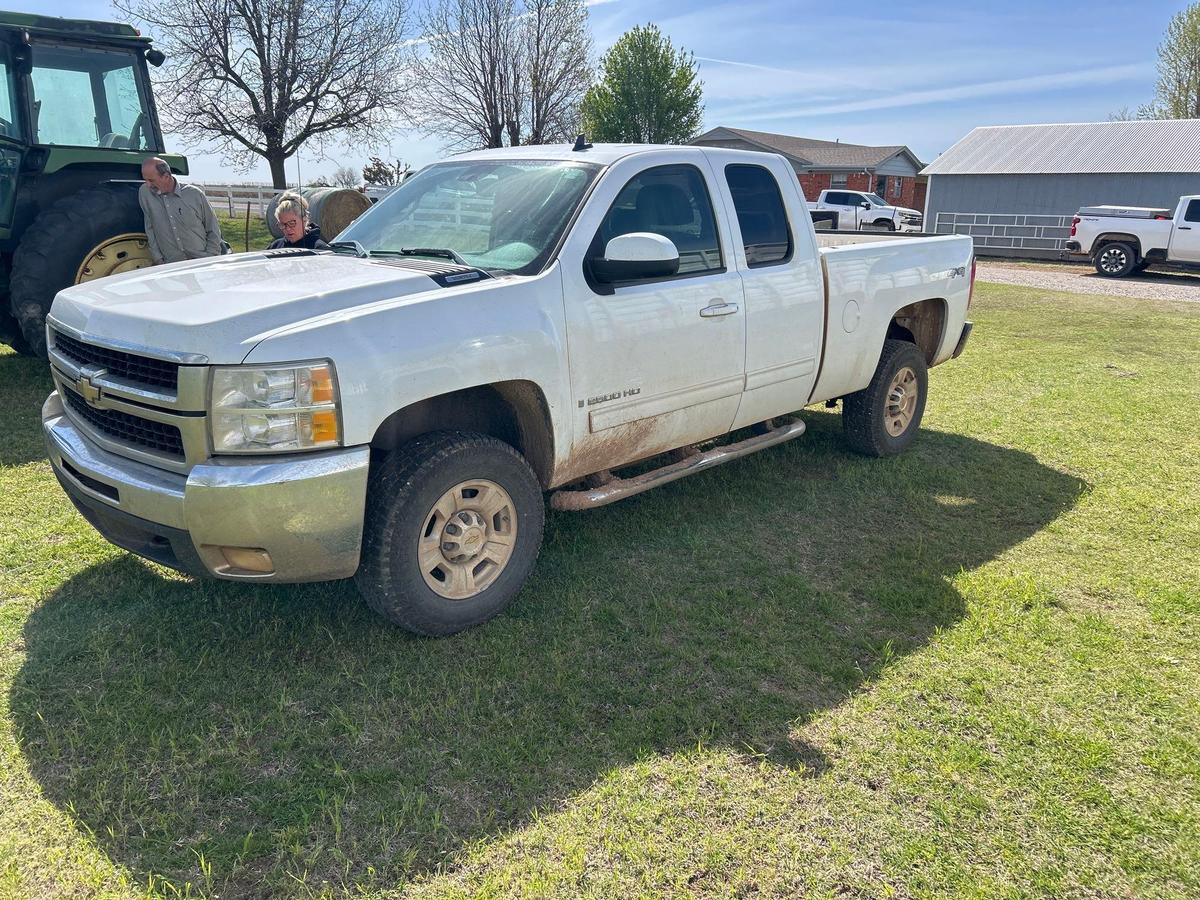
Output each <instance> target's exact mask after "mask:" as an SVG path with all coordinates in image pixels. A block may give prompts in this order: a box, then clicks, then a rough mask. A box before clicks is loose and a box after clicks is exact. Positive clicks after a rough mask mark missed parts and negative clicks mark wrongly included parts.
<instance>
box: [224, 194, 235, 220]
mask: <svg viewBox="0 0 1200 900" xmlns="http://www.w3.org/2000/svg"><path fill="white" fill-rule="evenodd" d="M225 197H226V199H228V200H229V218H231V219H232V218H233V188H231V187H227V188H225Z"/></svg>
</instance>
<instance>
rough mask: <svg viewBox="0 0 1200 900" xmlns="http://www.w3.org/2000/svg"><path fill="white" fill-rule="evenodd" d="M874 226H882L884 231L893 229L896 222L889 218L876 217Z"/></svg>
mask: <svg viewBox="0 0 1200 900" xmlns="http://www.w3.org/2000/svg"><path fill="white" fill-rule="evenodd" d="M875 227H876V228H882V229H883V230H884V231H895V230H896V223H895V222H893V221H892V220H891V219H878V220H877V221H876V222H875Z"/></svg>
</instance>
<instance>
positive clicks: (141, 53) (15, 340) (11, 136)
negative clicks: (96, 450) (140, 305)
mask: <svg viewBox="0 0 1200 900" xmlns="http://www.w3.org/2000/svg"><path fill="white" fill-rule="evenodd" d="M162 62H163V54H162V53H161V52H160V51H158V50H155V49H154V48H152V47H151V46H150V39H149V38H145V37H142V36H141V35H139V34H138V32H137V30H136V29H134V28H133V27H131V26H129V25H118V24H110V23H106V22H88V21H83V20H79V19H59V18H53V17H50V16H39V15H31V14H27V13H9V12H0V70H3V80H4V85H3V87H2V88H0V341H2V342H5V343H8V344H10V345H11V346H12V347H14V348H15V349H16V350H17V351H19V352H21V353H25V354H28V355H39V356H45V354H46V336H45V334H46V330H45V322H46V313H47V312H49V311H50V304H51V302H52V301H53V300H54V295H55V294H57V293H58V292H59V291H60V290H62V289H63V288H65V287H67V286H69V285H72V284H78V283H80V282H84V281H91V280H92V279H95V278H102V277H103V276H105V275H112V274H115V273H118V272H128V271H130V270H132V269H138V268H141V267H143V266H147V265H150V252H149V249H148V247H147V244H146V234H145V226H144V225H143V222H142V212H141V209H140V208H139V206H138V201H137V190H138V187H139V186H140V184H141V178H142V176H141V164H142V161H143V160H145V159H147V158H149V157H152V156H161V157H162V158H163V159H165V160H166V161H167V162H168V163H169V164H170V166H171V169H172V171H174V172H175V173H177V174H180V175H186V174H187V171H188V169H187V160H186V159H184V158H183V157H181V156H167V155H166V154H164V153H163V138H162V131H161V130H160V128H159V124H158V114H157V112H156V111H155V108H154V98H153V96H152V95H151V90H150V78H149V72H148V70H147V68H146V64H147V63H150V64H151V65H154V66H158V65H161V64H162Z"/></svg>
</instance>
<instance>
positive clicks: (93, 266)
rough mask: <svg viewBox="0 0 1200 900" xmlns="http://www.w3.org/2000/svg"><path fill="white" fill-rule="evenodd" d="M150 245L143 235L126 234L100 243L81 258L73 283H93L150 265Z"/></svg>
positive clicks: (135, 233) (151, 261)
mask: <svg viewBox="0 0 1200 900" xmlns="http://www.w3.org/2000/svg"><path fill="white" fill-rule="evenodd" d="M153 262H154V260H152V259H151V258H150V245H149V241H148V240H147V238H146V235H145V234H139V233H137V232H128V233H126V234H118V235H117V236H116V237H111V238H108V239H107V240H104V241H101V242H100V243H99V244H97V245H96V246H95V247H93V248H92V250H91V252H90V253H88V255H87V256H85V257H84V258H83V262H81V263H80V264H79V269H78V271H77V272H76V273H75V283H76V284H83V283H84V282H85V281H94V280H95V279H97V278H103V277H104V276H106V275H117V274H119V273H121V272H132V271H133V270H134V269H144V268H146V267H147V266H149V265H152V264H153Z"/></svg>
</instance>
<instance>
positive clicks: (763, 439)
mask: <svg viewBox="0 0 1200 900" xmlns="http://www.w3.org/2000/svg"><path fill="white" fill-rule="evenodd" d="M802 434H804V422H803V421H801V420H800V419H786V420H784V421H783V424H782V425H779V426H777V427H775V428H772V429H771V430H770V431H768V432H767V433H766V434H756V435H754V436H752V437H748V438H746V439H745V440H743V441H738V442H737V443H736V444H726V445H725V446H723V447H713V448H712V449H711V450H706V451H705V452H704V453H698V454H696V455H695V456H690V457H688V458H687V459H685V460H682V461H680V462H677V463H672V464H671V465H669V466H663V467H662V468H661V469H653V470H651V471H649V472H643V473H642V474H641V475H636V476H634V477H633V478H616V479H613V480H612V481H610V482H608V483H607V484H605V485H604V486H602V487H597V488H592V489H590V490H578V491H556V492H555V493H553V494H551V495H550V508H551V509H556V510H559V511H560V512H571V511H576V510H581V509H592V508H593V507H596V506H605V505H606V504H609V503H614V502H616V501H617V500H624V499H625V498H626V497H632V496H633V495H634V494H640V493H642V492H644V491H648V490H650V489H651V488H656V487H658V486H659V485H662V484H667V483H669V482H672V481H678V480H679V479H680V478H685V477H687V476H688V475H695V474H696V473H697V472H703V471H705V470H706V469H711V468H713V467H714V466H719V465H721V463H727V462H729V461H730V460H731V459H737V458H738V457H739V456H747V455H749V454H751V453H755V452H757V451H759V450H765V449H767V448H768V447H774V446H775V445H776V444H782V443H783V442H784V441H790V440H792V439H793V438H798V437H800V435H802Z"/></svg>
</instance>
